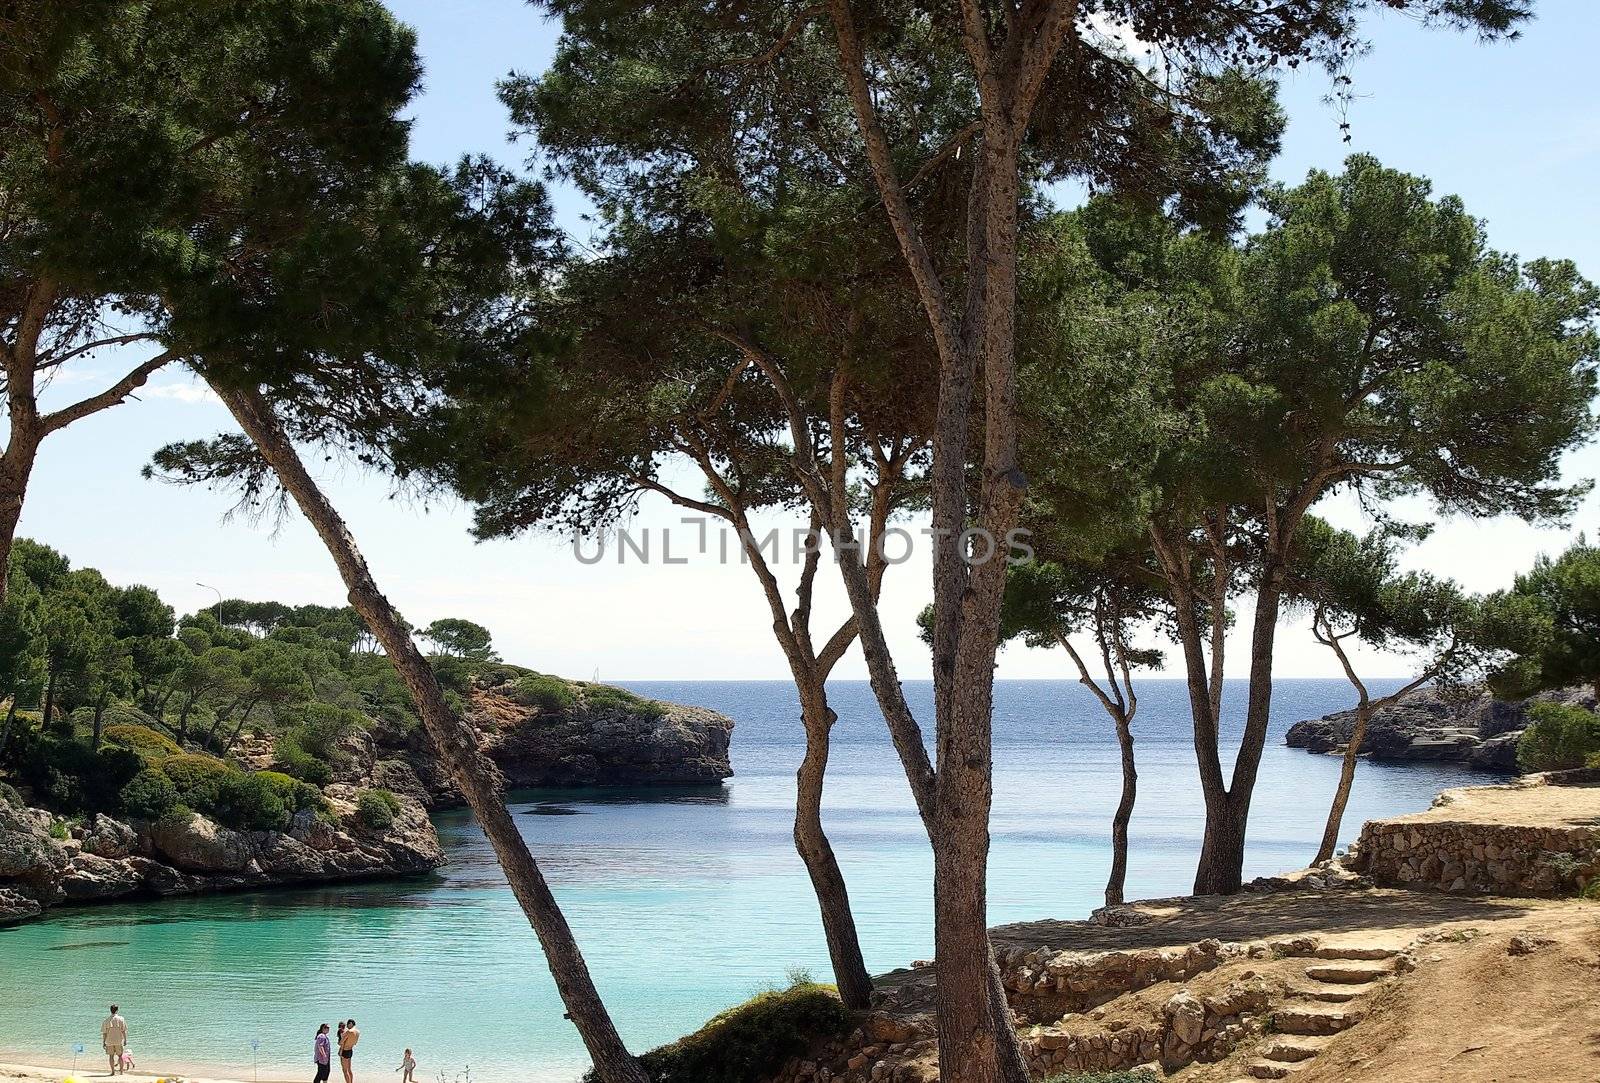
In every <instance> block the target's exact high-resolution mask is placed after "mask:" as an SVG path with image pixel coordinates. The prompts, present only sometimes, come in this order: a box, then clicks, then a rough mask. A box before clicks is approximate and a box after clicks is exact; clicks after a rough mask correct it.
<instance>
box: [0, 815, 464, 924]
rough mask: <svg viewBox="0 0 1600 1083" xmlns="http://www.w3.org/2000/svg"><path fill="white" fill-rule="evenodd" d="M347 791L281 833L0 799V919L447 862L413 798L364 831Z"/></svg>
mask: <svg viewBox="0 0 1600 1083" xmlns="http://www.w3.org/2000/svg"><path fill="white" fill-rule="evenodd" d="M358 792H359V791H357V790H356V789H355V788H354V787H352V786H348V785H345V784H342V783H335V784H333V785H330V786H328V787H327V788H326V789H325V790H324V798H325V800H326V802H327V809H326V811H325V812H323V813H321V814H317V813H313V812H311V811H310V810H306V811H302V812H297V813H295V815H294V817H293V819H292V821H291V822H290V824H289V826H288V828H287V829H286V830H283V831H238V830H234V829H232V828H229V827H224V826H223V825H222V824H219V823H217V822H216V821H215V820H212V819H210V818H208V817H206V816H202V815H200V814H199V813H197V812H186V813H184V814H182V815H177V816H172V817H169V818H166V819H163V820H160V821H158V822H150V821H147V820H137V819H133V820H120V819H115V818H113V817H111V816H106V815H95V816H93V817H91V818H89V819H86V820H84V821H82V822H79V823H71V824H70V825H69V822H68V821H65V820H62V819H60V818H58V817H57V816H55V815H53V814H52V813H50V812H48V811H46V810H44V809H40V808H32V807H29V806H27V805H22V804H17V803H15V802H13V801H12V800H10V799H9V798H7V797H5V796H4V795H0V924H6V923H9V922H16V921H22V920H25V919H27V918H31V917H37V916H39V914H40V913H41V912H43V911H44V910H45V909H48V908H50V907H53V906H61V905H70V904H74V903H92V902H103V901H107V900H112V899H121V898H129V897H140V896H143V897H152V896H154V897H159V896H167V895H196V894H204V893H209V892H218V891H239V890H245V889H250V888H266V887H282V886H287V885H291V884H306V883H326V882H331V881H339V880H361V879H372V878H375V877H386V876H399V875H404V874H408V873H419V872H428V871H430V870H432V869H436V868H438V867H439V866H440V865H443V864H444V860H445V858H444V851H442V850H441V849H440V848H439V836H438V835H437V834H435V833H434V830H433V824H432V823H430V822H429V821H428V815H427V812H426V810H424V809H423V807H422V805H421V804H419V803H418V802H417V801H415V800H413V799H411V798H409V797H404V796H397V797H396V798H395V803H396V805H397V809H396V811H395V812H394V814H393V819H392V820H390V822H388V823H387V824H384V825H383V826H381V827H375V826H369V825H368V823H367V822H366V821H365V820H364V819H363V818H362V816H361V815H360V813H359V811H358V805H357V795H358Z"/></svg>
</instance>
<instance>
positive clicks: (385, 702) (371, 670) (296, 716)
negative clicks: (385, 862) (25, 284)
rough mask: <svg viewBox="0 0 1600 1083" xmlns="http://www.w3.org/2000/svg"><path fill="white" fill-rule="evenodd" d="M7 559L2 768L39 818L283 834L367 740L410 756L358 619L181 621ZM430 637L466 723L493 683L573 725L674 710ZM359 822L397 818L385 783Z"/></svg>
mask: <svg viewBox="0 0 1600 1083" xmlns="http://www.w3.org/2000/svg"><path fill="white" fill-rule="evenodd" d="M11 560H12V569H11V575H10V577H9V578H10V584H11V587H10V590H9V592H8V596H7V598H6V601H5V603H4V605H3V607H0V673H3V674H5V675H6V676H7V679H8V680H9V684H8V685H7V687H5V688H4V689H3V690H0V691H3V692H4V693H5V694H7V695H8V698H9V704H8V706H7V708H6V715H5V719H6V723H5V729H4V740H3V741H0V772H4V773H5V775H6V776H7V777H9V778H10V779H11V781H12V782H13V783H14V784H15V785H16V786H18V787H20V788H22V789H25V790H26V791H27V793H28V794H29V795H30V796H31V798H32V800H33V801H34V802H36V803H37V804H39V805H41V806H43V807H45V808H48V809H51V810H52V811H55V812H58V813H61V814H67V815H78V816H90V815H93V814H95V813H107V814H111V815H119V816H128V817H134V818H138V819H147V820H155V819H161V818H163V817H166V816H169V815H182V814H185V813H187V812H190V811H193V812H199V813H202V814H204V815H206V816H208V817H210V818H212V819H214V820H216V821H217V822H218V823H221V824H223V825H225V826H228V827H232V828H238V829H243V830H282V829H283V828H284V827H286V826H288V824H289V821H290V819H291V818H292V817H293V815H294V814H295V813H296V812H300V811H304V810H312V811H320V810H322V809H323V808H324V802H323V799H322V796H321V792H320V790H321V787H324V786H326V785H328V784H329V783H330V782H333V781H334V780H335V779H347V778H351V777H357V776H359V775H360V774H361V772H362V771H364V770H366V769H369V768H370V767H371V764H364V765H357V764H353V763H352V762H351V760H352V756H353V752H352V748H353V747H359V745H360V744H361V738H362V737H363V736H364V735H367V734H369V733H371V732H372V731H380V732H381V733H382V735H383V737H384V738H385V740H386V741H387V742H389V745H390V746H391V747H394V748H396V749H397V750H398V749H405V748H408V746H409V745H411V744H413V743H415V739H416V737H417V732H416V731H417V730H418V728H419V727H418V721H417V715H416V710H415V707H414V706H413V705H412V701H411V698H410V696H409V695H408V694H407V692H406V690H405V688H404V686H403V685H401V683H400V681H399V679H398V678H397V677H396V676H395V673H394V669H393V667H392V666H390V665H389V663H388V660H387V659H386V658H385V657H384V655H383V654H382V653H380V652H379V650H378V649H377V644H376V642H375V641H374V640H373V638H372V636H371V635H370V633H368V632H367V631H366V629H365V627H364V626H363V624H362V622H361V620H360V619H359V617H357V615H356V613H355V611H354V610H352V609H350V608H348V607H344V608H337V607H330V606H320V605H302V606H289V605H284V604H282V603H279V602H250V601H243V600H240V599H222V600H220V601H219V602H218V603H217V604H216V605H213V606H210V607H208V608H206V609H204V610H201V611H200V612H197V613H192V614H189V615H187V616H184V617H182V618H181V619H180V618H177V617H175V615H174V612H173V610H172V608H171V607H170V606H168V605H166V603H164V602H163V601H162V600H161V598H160V597H159V596H158V595H157V594H156V592H155V591H153V590H151V589H150V588H148V587H143V586H128V587H122V586H117V585H114V584H111V583H109V582H107V581H106V579H105V578H104V577H103V576H102V575H101V574H100V573H99V572H97V571H95V570H94V569H92V568H77V569H74V568H72V567H71V564H70V562H69V561H68V560H67V558H66V557H65V556H63V555H62V554H60V553H57V552H56V551H55V550H53V549H50V548H48V547H46V546H43V545H39V544H38V543H36V542H32V541H29V540H28V539H25V538H21V539H17V541H16V543H15V545H14V547H13V550H12V558H11ZM423 635H424V636H425V637H426V638H427V639H429V640H430V641H431V642H433V643H434V644H436V645H437V646H438V647H439V648H440V650H439V652H438V653H436V654H434V655H433V656H432V658H431V665H432V667H433V670H434V672H435V673H436V674H437V676H438V679H439V681H440V683H441V685H442V686H443V687H444V688H445V689H446V694H447V695H448V696H449V698H450V701H451V702H452V704H453V705H454V706H455V707H456V709H458V710H463V711H465V710H467V709H468V708H469V700H470V699H471V698H472V697H473V696H474V695H476V694H478V691H477V690H478V689H479V688H498V689H501V690H503V691H505V692H506V693H508V696H509V698H510V699H512V700H514V701H515V702H517V703H520V704H524V705H526V706H528V707H531V708H535V709H537V710H538V711H543V712H546V713H548V714H552V715H557V716H563V717H564V716H565V715H566V714H568V713H582V712H589V713H593V712H612V713H622V714H625V715H629V716H636V717H638V718H639V719H641V720H644V721H646V722H651V721H655V720H659V719H661V718H662V717H663V716H664V714H665V713H666V707H665V706H664V705H663V704H660V703H657V702H655V701H653V700H649V699H645V698H644V697H641V696H638V695H635V694H634V693H632V692H628V691H626V690H624V689H620V688H612V687H609V686H606V685H594V684H585V683H581V682H568V681H564V680H562V679H561V678H559V677H552V676H549V675H546V674H541V673H535V672H532V671H530V670H526V669H523V668H521V667H519V666H512V665H508V664H506V663H503V662H500V661H499V660H498V659H497V657H496V655H495V653H494V651H493V647H492V643H491V639H490V634H489V632H488V630H487V629H485V628H483V627H482V626H481V625H477V624H474V623H472V622H470V621H465V620H461V619H459V618H451V619H446V620H440V621H435V622H434V623H433V624H432V625H430V626H429V627H428V628H427V629H426V630H425V631H424V633H423ZM353 739H354V741H355V744H354V745H353V744H352V740H353ZM424 743H425V742H424ZM358 767H359V768H360V769H361V770H356V768H358ZM424 796H425V795H424ZM389 800H391V801H392V800H393V799H392V797H390V798H389ZM359 809H360V814H361V816H362V818H363V820H364V821H365V822H367V823H369V824H370V825H371V826H374V827H381V826H384V824H383V823H380V822H379V821H381V820H382V819H383V817H384V815H385V812H387V813H388V815H389V816H390V817H391V818H392V816H393V813H394V810H393V809H392V808H388V807H387V806H386V804H385V801H384V797H383V792H382V790H381V789H379V788H373V789H370V790H368V791H367V792H366V793H364V794H363V796H362V799H361V801H360V802H359Z"/></svg>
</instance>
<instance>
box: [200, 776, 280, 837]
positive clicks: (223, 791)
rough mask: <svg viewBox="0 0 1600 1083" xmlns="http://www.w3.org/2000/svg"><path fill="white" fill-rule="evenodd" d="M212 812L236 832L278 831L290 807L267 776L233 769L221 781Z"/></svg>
mask: <svg viewBox="0 0 1600 1083" xmlns="http://www.w3.org/2000/svg"><path fill="white" fill-rule="evenodd" d="M280 777H284V778H287V777H288V776H286V775H285V776H280ZM291 781H292V780H291ZM215 813H216V817H217V819H218V820H219V821H220V822H222V823H223V824H226V825H227V826H228V827H232V828H235V829H237V830H239V831H282V830H283V829H284V828H286V827H288V826H289V817H290V816H292V815H293V814H294V810H293V809H292V808H291V807H290V805H289V803H288V802H286V801H285V800H284V799H283V794H282V793H280V792H279V790H278V788H277V787H276V786H274V785H273V784H272V783H271V781H269V780H268V779H265V778H262V777H261V775H260V774H251V775H247V774H244V773H243V772H235V773H234V774H232V775H229V776H228V777H227V778H225V779H223V781H222V785H221V787H220V790H219V792H218V794H217V804H216V809H215Z"/></svg>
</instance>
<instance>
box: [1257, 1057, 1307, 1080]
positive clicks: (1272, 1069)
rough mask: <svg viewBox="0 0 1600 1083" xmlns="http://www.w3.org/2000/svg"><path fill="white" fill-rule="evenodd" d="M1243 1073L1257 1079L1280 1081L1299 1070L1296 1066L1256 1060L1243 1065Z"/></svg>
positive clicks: (1298, 1066)
mask: <svg viewBox="0 0 1600 1083" xmlns="http://www.w3.org/2000/svg"><path fill="white" fill-rule="evenodd" d="M1244 1070H1245V1071H1247V1072H1249V1073H1250V1074H1251V1075H1252V1076H1254V1077H1255V1078H1257V1079H1282V1078H1284V1077H1285V1076H1288V1075H1291V1074H1293V1073H1295V1072H1298V1071H1299V1070H1300V1065H1298V1064H1280V1063H1278V1062H1277V1061H1271V1060H1258V1061H1256V1062H1255V1063H1254V1064H1247V1065H1245V1069H1244Z"/></svg>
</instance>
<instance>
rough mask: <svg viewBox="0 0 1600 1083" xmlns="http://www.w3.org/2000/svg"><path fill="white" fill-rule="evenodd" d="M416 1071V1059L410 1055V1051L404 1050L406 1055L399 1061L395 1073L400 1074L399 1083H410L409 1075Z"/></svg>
mask: <svg viewBox="0 0 1600 1083" xmlns="http://www.w3.org/2000/svg"><path fill="white" fill-rule="evenodd" d="M416 1070H417V1061H416V1058H415V1057H413V1056H412V1055H411V1050H409V1049H407V1050H406V1055H405V1056H404V1057H402V1058H401V1060H400V1067H398V1068H396V1069H395V1071H397V1072H400V1073H401V1076H400V1083H412V1080H411V1073H412V1072H414V1071H416Z"/></svg>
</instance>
